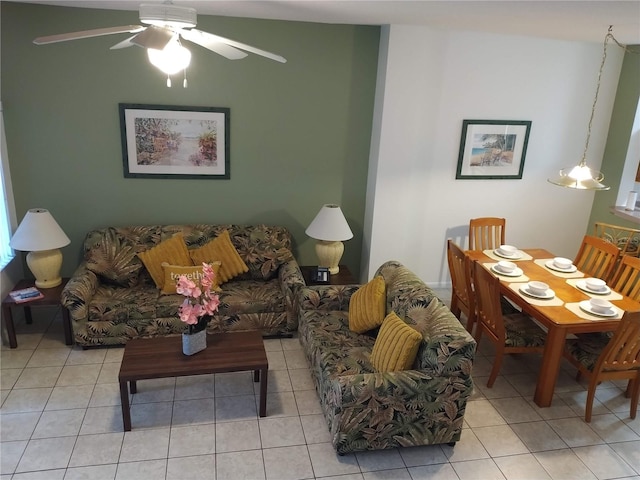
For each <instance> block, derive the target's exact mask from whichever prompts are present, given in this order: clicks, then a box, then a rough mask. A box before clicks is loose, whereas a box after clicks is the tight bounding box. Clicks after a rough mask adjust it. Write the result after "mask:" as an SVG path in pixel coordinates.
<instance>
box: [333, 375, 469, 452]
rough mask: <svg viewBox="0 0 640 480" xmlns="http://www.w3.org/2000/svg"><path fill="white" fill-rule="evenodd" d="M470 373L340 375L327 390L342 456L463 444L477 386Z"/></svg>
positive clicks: (335, 441) (335, 435)
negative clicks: (465, 421)
mask: <svg viewBox="0 0 640 480" xmlns="http://www.w3.org/2000/svg"><path fill="white" fill-rule="evenodd" d="M463 370H466V369H457V370H455V371H452V372H449V373H448V374H446V375H442V376H434V375H430V374H429V373H427V372H424V371H420V370H404V371H401V372H387V373H365V374H356V375H341V376H337V377H333V378H331V379H330V380H329V382H330V383H331V385H327V386H326V387H328V388H322V389H321V391H322V392H323V395H324V398H323V399H322V402H321V403H322V405H323V407H324V408H325V410H324V411H325V415H327V414H329V415H330V416H331V421H330V422H329V424H330V428H331V434H332V437H333V439H332V440H333V443H334V446H335V448H336V450H337V451H338V453H348V452H351V451H354V450H361V449H362V448H359V447H360V446H361V445H359V444H360V443H364V444H366V445H367V449H383V448H391V447H398V446H403V447H409V446H414V445H422V444H425V443H448V442H455V441H457V440H459V439H460V433H461V431H462V426H463V417H464V412H465V408H466V403H467V400H468V399H469V397H470V396H471V393H472V391H473V381H472V379H471V376H470V375H469V374H466V373H464V372H463ZM425 438H426V439H428V441H425Z"/></svg>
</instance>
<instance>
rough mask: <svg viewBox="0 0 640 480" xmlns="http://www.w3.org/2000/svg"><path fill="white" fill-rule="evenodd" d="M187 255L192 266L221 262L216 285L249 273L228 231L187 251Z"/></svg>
mask: <svg viewBox="0 0 640 480" xmlns="http://www.w3.org/2000/svg"><path fill="white" fill-rule="evenodd" d="M189 255H190V256H191V260H192V261H193V263H194V264H197V265H200V264H202V263H203V262H205V263H212V262H218V261H219V262H221V264H222V265H221V266H220V275H219V281H218V283H219V284H220V285H222V284H223V283H225V282H228V281H229V280H231V279H232V278H234V277H236V276H238V275H240V274H241V273H245V272H248V271H249V267H247V265H246V264H245V263H244V261H243V260H242V258H240V255H239V254H238V251H237V250H236V248H235V247H234V246H233V244H232V243H231V237H230V236H229V231H228V230H225V231H224V232H222V233H221V234H220V235H218V236H217V237H216V238H214V239H213V240H211V241H210V242H208V243H206V244H205V245H203V246H202V247H200V248H196V249H193V250H189Z"/></svg>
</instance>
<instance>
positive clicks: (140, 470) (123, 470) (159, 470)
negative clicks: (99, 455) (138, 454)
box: [115, 459, 167, 480]
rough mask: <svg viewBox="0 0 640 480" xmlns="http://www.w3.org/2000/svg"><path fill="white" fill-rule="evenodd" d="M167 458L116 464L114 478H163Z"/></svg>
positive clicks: (149, 479)
mask: <svg viewBox="0 0 640 480" xmlns="http://www.w3.org/2000/svg"><path fill="white" fill-rule="evenodd" d="M166 473H167V460H166V459H164V460H147V461H144V462H130V463H123V462H122V461H121V462H120V463H119V464H118V469H117V471H116V478H115V480H158V479H159V478H165V476H166Z"/></svg>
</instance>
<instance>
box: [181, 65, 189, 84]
mask: <svg viewBox="0 0 640 480" xmlns="http://www.w3.org/2000/svg"><path fill="white" fill-rule="evenodd" d="M187 85H188V82H187V69H186V68H185V69H184V80H183V81H182V88H187Z"/></svg>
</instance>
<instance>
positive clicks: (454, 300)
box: [447, 239, 476, 332]
mask: <svg viewBox="0 0 640 480" xmlns="http://www.w3.org/2000/svg"><path fill="white" fill-rule="evenodd" d="M447 261H448V263H449V274H450V275H451V312H453V314H454V315H455V316H456V317H458V319H460V313H461V312H462V313H464V314H465V316H466V317H467V330H468V331H469V332H471V331H472V330H473V324H474V323H475V321H476V303H475V299H474V293H473V287H472V285H471V262H470V260H469V257H467V256H466V255H465V254H464V251H463V250H462V249H461V248H460V247H459V246H458V245H457V244H456V243H455V242H454V241H453V240H451V239H449V240H447Z"/></svg>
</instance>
